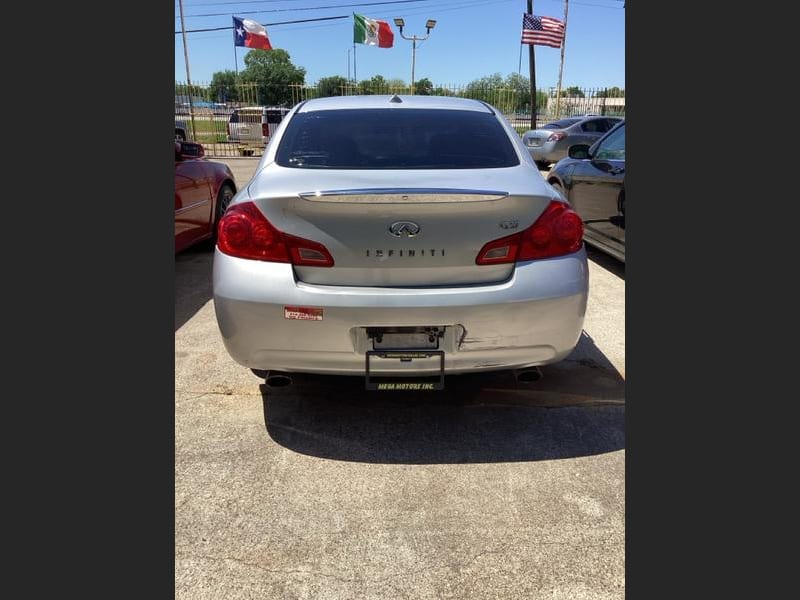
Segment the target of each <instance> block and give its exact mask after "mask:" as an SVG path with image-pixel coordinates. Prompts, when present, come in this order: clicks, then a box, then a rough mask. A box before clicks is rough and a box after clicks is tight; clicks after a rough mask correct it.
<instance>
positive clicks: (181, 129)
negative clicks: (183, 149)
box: [175, 119, 189, 142]
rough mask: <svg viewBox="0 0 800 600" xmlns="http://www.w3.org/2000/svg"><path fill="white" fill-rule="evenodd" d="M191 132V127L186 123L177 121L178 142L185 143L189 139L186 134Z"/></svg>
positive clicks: (176, 137)
mask: <svg viewBox="0 0 800 600" xmlns="http://www.w3.org/2000/svg"><path fill="white" fill-rule="evenodd" d="M187 131H189V127H188V126H187V125H186V121H178V120H177V119H176V120H175V141H178V142H185V141H186V140H188V139H189V137H188V136H187V135H186V132H187Z"/></svg>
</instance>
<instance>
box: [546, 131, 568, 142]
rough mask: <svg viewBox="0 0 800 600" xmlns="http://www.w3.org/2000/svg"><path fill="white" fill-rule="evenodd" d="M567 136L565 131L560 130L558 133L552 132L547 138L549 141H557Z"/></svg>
mask: <svg viewBox="0 0 800 600" xmlns="http://www.w3.org/2000/svg"><path fill="white" fill-rule="evenodd" d="M565 137H567V134H566V133H564V132H563V131H559V132H558V133H551V134H550V137H549V138H547V141H548V142H557V141H558V140H563V139H564V138H565Z"/></svg>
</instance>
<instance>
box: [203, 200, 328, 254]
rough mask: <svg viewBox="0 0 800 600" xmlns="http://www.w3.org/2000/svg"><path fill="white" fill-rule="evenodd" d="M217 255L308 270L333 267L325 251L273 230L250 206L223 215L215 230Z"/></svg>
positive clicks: (246, 205)
mask: <svg viewBox="0 0 800 600" xmlns="http://www.w3.org/2000/svg"><path fill="white" fill-rule="evenodd" d="M217 246H218V247H219V250H220V252H222V253H224V254H228V255H229V256H235V257H237V258H249V259H252V260H263V261H267V262H280V263H291V264H293V265H298V266H307V267H332V266H333V257H332V256H331V254H330V252H328V249H327V248H325V246H323V245H322V244H320V243H318V242H312V241H311V240H306V239H304V238H301V237H297V236H295V235H289V234H288V233H283V232H282V231H280V230H278V229H276V228H275V226H274V225H273V224H272V223H270V222H269V221H268V220H267V218H266V217H265V216H264V214H263V213H262V212H261V211H260V210H258V207H256V205H255V204H253V203H252V202H242V203H241V204H235V205H233V206H231V207H230V208H228V210H226V211H225V214H224V215H223V216H222V218H221V219H220V221H219V226H218V229H217Z"/></svg>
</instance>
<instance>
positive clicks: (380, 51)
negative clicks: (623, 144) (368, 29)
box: [175, 0, 625, 88]
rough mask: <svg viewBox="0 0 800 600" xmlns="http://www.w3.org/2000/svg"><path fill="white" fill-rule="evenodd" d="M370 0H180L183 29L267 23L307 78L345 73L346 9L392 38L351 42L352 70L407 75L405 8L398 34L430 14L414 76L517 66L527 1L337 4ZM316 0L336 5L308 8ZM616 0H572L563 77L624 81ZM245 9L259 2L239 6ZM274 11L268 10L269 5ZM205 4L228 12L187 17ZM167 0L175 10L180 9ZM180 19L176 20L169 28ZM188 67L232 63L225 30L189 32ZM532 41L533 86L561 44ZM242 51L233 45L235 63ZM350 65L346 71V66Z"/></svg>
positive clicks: (420, 25) (475, 74) (560, 11)
mask: <svg viewBox="0 0 800 600" xmlns="http://www.w3.org/2000/svg"><path fill="white" fill-rule="evenodd" d="M367 1H368V0H261V1H258V0H250V1H249V2H241V3H234V2H232V1H231V0H218V1H215V0H184V4H183V8H184V15H185V16H186V17H187V18H186V29H187V30H190V29H202V28H210V27H225V26H230V25H231V24H232V19H231V16H230V15H236V16H241V17H247V18H250V19H253V20H256V21H258V22H259V23H262V24H264V25H265V27H266V28H267V32H268V34H269V38H270V42H271V44H272V47H273V48H282V49H284V50H286V51H287V52H289V54H290V56H291V59H292V62H293V63H294V64H295V65H297V66H302V67H305V69H306V83H307V84H311V83H315V82H316V81H317V80H318V79H320V78H321V77H327V76H330V75H342V76H345V77H346V76H347V67H348V49H350V50H351V52H350V65H351V67H350V68H351V69H352V54H353V53H352V48H353V43H352V40H353V19H352V13H353V12H356V13H358V14H362V15H365V16H367V17H371V18H375V19H385V20H387V21H389V23H390V24H391V26H392V30H393V31H394V33H395V39H394V47H392V48H376V47H373V46H365V45H362V44H357V48H356V52H357V74H358V79H359V80H362V79H369V78H370V77H372V76H373V75H377V74H380V75H383V76H384V77H386V78H387V79H390V78H400V79H403V80H404V81H406V82H409V81H410V80H411V42H410V41H406V40H404V39H402V38H401V37H400V35H399V32H398V30H397V27H395V25H394V23H393V21H392V19H393V18H394V17H403V18H404V19H405V22H406V27H405V29H404V33H405V34H406V35H412V34H416V35H424V34H425V21H426V20H427V19H436V21H437V24H436V28H435V29H434V30H433V31H432V33H431V37H430V38H429V39H428V40H427V41H425V42H422V43H420V44H418V46H417V66H416V78H417V79H421V78H422V77H428V78H429V79H430V80H431V81H433V83H434V84H436V85H461V84H465V83H469V82H470V81H472V80H473V79H477V78H479V77H483V76H486V75H491V74H493V73H497V72H499V73H501V74H502V75H503V76H506V75H508V74H509V73H516V72H517V70H518V67H519V56H520V36H521V31H522V13H523V12H525V9H526V6H527V3H526V1H525V0H423V1H420V2H414V3H407V4H394V5H375V6H358V7H353V6H343V5H348V4H360V3H366V2H367ZM321 6H335V7H337V8H314V9H313V10H298V9H301V8H313V7H321ZM622 7H623V2H621V1H617V0H570V2H569V18H568V22H567V43H566V53H565V59H564V85H565V86H570V85H577V86H580V87H606V86H619V87H622V88H624V87H625V10H624V9H623V8H622ZM245 11H264V12H259V13H258V14H244V13H245ZM267 11H276V12H267ZM533 12H534V14H535V15H540V16H550V17H556V18H559V19H562V18H563V15H564V3H563V0H534V2H533ZM207 13H226V14H227V16H214V17H190V16H189V15H199V14H207ZM179 14H180V13H179V12H178V4H177V2H176V3H175V16H176V17H178V16H179ZM336 15H348V18H347V19H341V20H337V21H328V22H324V21H323V22H320V23H299V24H292V25H274V26H271V25H269V23H273V22H278V21H291V20H297V19H310V18H317V17H327V16H336ZM179 30H180V19H179V18H176V19H175V31H179ZM186 38H187V42H188V47H189V67H190V69H191V76H192V80H193V81H196V82H198V83H202V82H208V81H210V80H211V77H212V74H213V73H214V72H215V71H221V70H225V69H233V67H234V47H233V33H232V30H225V31H214V32H202V33H187V34H186ZM527 48H528V47H527V46H524V47H523V55H522V74H523V75H525V76H527V75H528V59H527V56H528V52H527ZM535 48H536V84H537V87H538V88H547V87H550V86H555V85H556V82H557V80H558V66H559V60H560V50H559V49H557V48H550V47H548V46H535ZM246 52H249V50H246V49H245V48H238V49H237V53H238V57H239V63H238V64H239V69H242V68H243V67H244V55H245V53H246ZM351 74H352V73H351ZM175 78H176V80H179V81H185V79H186V67H185V63H184V56H183V44H182V40H181V36H180V35H176V36H175Z"/></svg>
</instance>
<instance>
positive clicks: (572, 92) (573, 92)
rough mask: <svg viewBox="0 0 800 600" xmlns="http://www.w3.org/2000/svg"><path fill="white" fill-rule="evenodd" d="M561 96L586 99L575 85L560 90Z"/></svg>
mask: <svg viewBox="0 0 800 600" xmlns="http://www.w3.org/2000/svg"><path fill="white" fill-rule="evenodd" d="M561 95H562V96H563V97H564V98H585V97H586V96H585V95H584V93H583V92H582V91H581V88H579V87H578V86H577V85H573V86H570V87H568V88H567V89H565V90H561Z"/></svg>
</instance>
